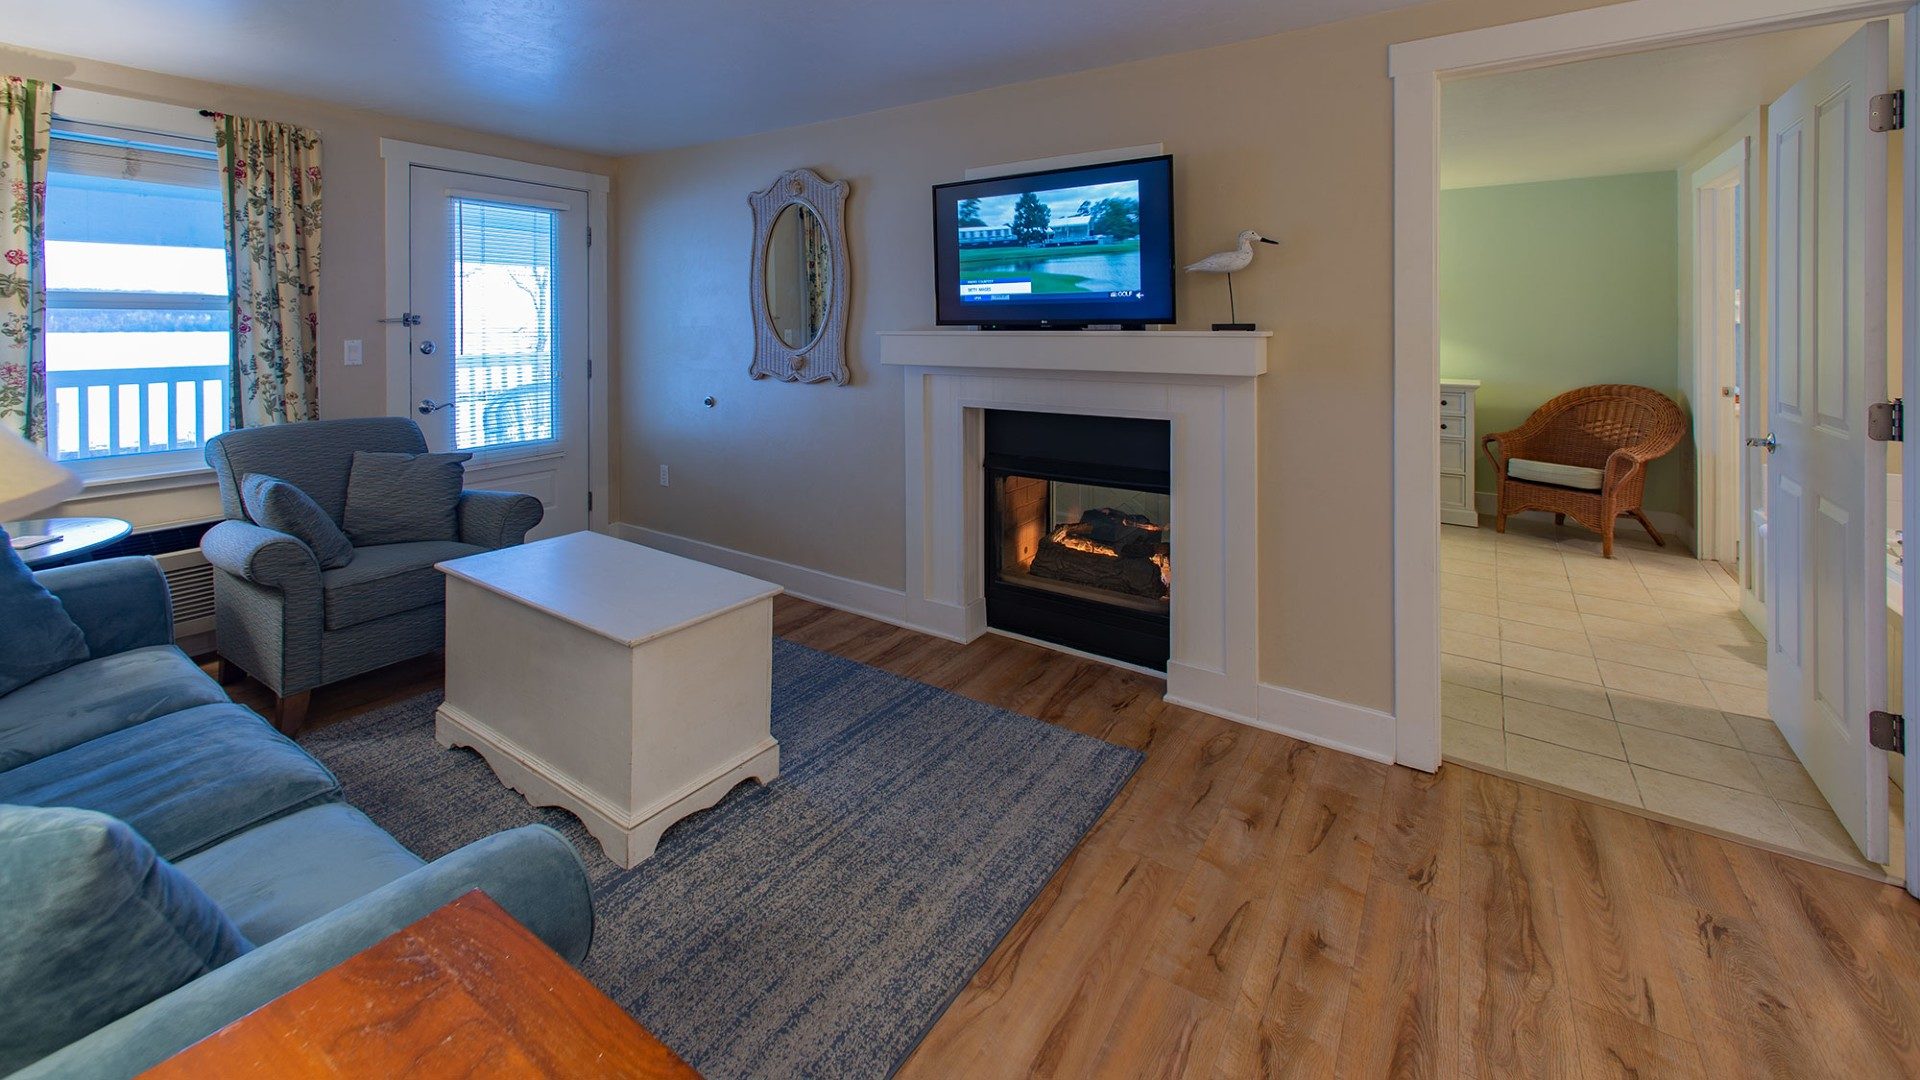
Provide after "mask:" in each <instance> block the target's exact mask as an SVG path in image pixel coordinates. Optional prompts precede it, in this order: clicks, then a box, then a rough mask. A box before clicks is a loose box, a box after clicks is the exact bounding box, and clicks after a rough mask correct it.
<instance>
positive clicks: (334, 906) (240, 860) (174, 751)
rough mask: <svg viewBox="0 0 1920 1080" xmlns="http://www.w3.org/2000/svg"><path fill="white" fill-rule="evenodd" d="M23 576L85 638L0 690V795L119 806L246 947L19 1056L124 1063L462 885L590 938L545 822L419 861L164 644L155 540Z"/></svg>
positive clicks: (96, 1065)
mask: <svg viewBox="0 0 1920 1080" xmlns="http://www.w3.org/2000/svg"><path fill="white" fill-rule="evenodd" d="M35 578H36V579H37V580H38V581H39V582H40V584H42V585H43V586H45V587H46V588H47V589H48V590H49V591H51V592H52V593H53V594H54V595H55V596H57V597H59V599H60V601H61V603H62V604H63V605H64V606H65V607H66V609H67V613H68V615H69V616H71V617H72V618H73V620H74V621H75V622H76V623H78V624H79V626H80V628H81V630H82V631H83V632H84V634H85V636H86V642H87V647H88V652H89V654H90V656H91V658H90V659H88V660H87V661H85V662H83V663H81V664H78V665H76V666H74V667H70V668H67V669H66V670H64V671H60V672H57V673H55V674H53V675H49V676H46V677H45V678H42V679H40V680H39V681H37V682H34V683H30V684H28V685H26V686H24V687H21V688H19V689H17V690H15V691H14V692H13V693H11V694H7V695H5V696H4V697H0V803H7V804H13V805H17V806H67V807H79V808H82V809H86V810H95V811H99V812H102V813H106V814H109V815H112V816H113V817H115V818H118V819H120V820H121V821H123V822H125V823H126V824H127V825H128V826H130V827H131V828H132V829H133V830H134V831H135V832H137V833H139V834H140V836H142V837H144V838H145V839H146V841H147V842H148V843H149V844H151V845H152V846H153V848H154V849H155V850H156V851H157V852H158V854H159V856H160V857H161V858H162V859H165V860H168V861H169V862H171V863H172V864H173V865H174V866H175V867H176V868H177V869H178V870H180V871H181V872H182V873H184V874H185V875H186V876H187V877H188V878H190V879H192V881H193V882H194V884H196V885H198V886H199V887H200V888H201V889H202V890H203V891H204V892H205V893H206V894H207V895H208V896H210V897H211V898H212V900H213V901H214V903H215V904H217V905H218V906H219V907H220V908H221V909H222V910H224V911H225V912H226V914H227V915H228V917H229V918H230V919H231V920H232V921H233V923H234V924H235V925H236V926H237V927H238V928H239V930H240V931H241V932H242V933H244V934H245V936H246V938H247V939H248V940H249V941H251V942H252V943H253V944H254V946H255V948H254V949H253V950H252V951H250V952H247V953H245V954H244V955H241V956H240V957H239V958H238V959H235V960H232V961H231V962H229V963H227V964H225V965H224V966H221V967H218V968H215V969H214V970H213V971H211V972H209V973H207V974H205V975H202V976H200V977H199V978H198V979H195V980H193V981H191V982H189V983H187V984H186V985H184V986H182V987H180V988H179V989H176V990H174V991H173V992H172V993H169V994H166V995H164V996H162V997H160V998H158V999H157V1000H154V1001H152V1002H151V1003H149V1004H147V1005H145V1006H144V1007H142V1008H139V1009H136V1010H135V1011H133V1012H131V1013H128V1014H127V1015H125V1016H123V1017H121V1018H120V1019H118V1020H116V1021H113V1022H112V1023H109V1024H107V1025H106V1026H104V1027H101V1028H99V1029H98V1030H96V1031H94V1032H93V1033H92V1034H90V1035H87V1036H85V1037H83V1038H81V1039H79V1040H78V1041H75V1042H72V1043H69V1044H67V1045H66V1046H64V1047H62V1048H60V1049H57V1050H55V1051H54V1052H53V1053H51V1054H50V1055H49V1056H46V1057H43V1058H40V1059H39V1060H38V1061H36V1062H35V1063H33V1064H31V1065H28V1066H26V1068H24V1069H23V1070H22V1071H20V1072H18V1073H16V1074H15V1075H16V1076H20V1077H55V1076H62V1077H65V1076H87V1077H115V1076H132V1075H134V1074H136V1073H138V1072H140V1071H141V1070H142V1069H145V1068H147V1067H148V1066H151V1065H153V1064H155V1063H157V1062H159V1061H161V1060H163V1059H165V1058H166V1057H168V1056H170V1055H172V1054H173V1053H175V1052H177V1051H179V1050H181V1049H182V1048H184V1047H186V1046H188V1045H190V1044H192V1043H194V1042H196V1041H198V1040H199V1039H201V1038H203V1037H205V1036H206V1035H209V1034H211V1033H212V1032H214V1031H217V1030H219V1029H220V1028H222V1027H224V1026H226V1025H227V1024H229V1023H231V1022H232V1021H234V1020H236V1019H238V1018H239V1017H241V1016H243V1015H245V1014H246V1013H248V1012H251V1011H252V1010H254V1009H256V1008H258V1007H259V1006H261V1005H263V1004H265V1003H266V1002H268V1001H270V1000H272V999H273V998H275V997H278V996H279V995H281V994H284V993H286V992H287V991H289V990H291V989H293V988H294V987H296V986H299V985H300V984H301V983H304V982H306V981H307V980H309V979H311V978H313V977H314V976H316V975H318V974H320V973H321V972H323V971H325V970H327V969H328V968H330V967H332V966H334V965H336V964H338V963H340V962H341V961H343V960H346V959H347V958H348V957H350V956H352V955H354V954H355V953H358V952H360V951H361V950H363V949H365V948H367V947H368V946H371V945H373V944H374V943H376V942H378V941H379V940H381V939H382V938H384V937H386V936H388V935H390V934H392V933H394V932H395V931H397V930H399V929H401V928H403V927H405V926H407V925H408V924H410V923H412V922H414V921H416V920H418V919H420V918H421V917H423V916H425V915H427V914H428V913H429V912H431V911H433V910H435V909H436V908H439V907H440V906H442V905H443V904H446V903H447V902H449V901H451V900H453V899H455V898H456V897H458V896H460V895H462V894H463V893H466V892H468V891H470V890H472V889H481V890H483V891H485V892H486V893H487V895H489V896H490V897H492V898H493V899H494V900H495V901H496V902H498V903H499V904H500V905H501V906H502V907H504V908H505V909H506V910H507V911H508V912H510V913H512V914H513V916H514V917H515V918H517V919H519V920H520V921H521V922H522V923H524V924H525V925H526V926H527V927H528V928H529V929H531V930H532V931H533V932H534V933H535V934H537V935H538V936H539V937H540V938H541V939H542V940H544V941H545V942H547V944H549V945H550V946H552V947H553V948H554V949H555V950H556V951H557V952H559V953H560V954H561V955H562V956H564V957H566V958H567V959H568V960H569V961H571V962H575V963H577V962H578V961H579V960H580V959H581V958H582V957H584V956H585V955H586V951H587V946H588V943H589V941H590V939H591V936H592V930H593V909H592V905H591V903H590V900H589V896H588V891H587V880H586V872H585V869H584V867H583V864H582V863H581V861H580V858H579V856H578V854H577V853H576V852H575V851H574V850H573V847H572V845H571V844H569V843H568V842H567V841H566V840H565V839H564V838H562V837H561V836H560V835H559V834H558V833H556V832H554V831H553V830H551V829H547V828H545V827H543V826H528V827H525V828H519V829H513V830H509V831H507V832H502V833H498V834H495V835H493V836H490V837H488V838H486V839H484V840H480V841H478V842H476V843H473V844H469V845H468V846H466V847H464V848H461V849H460V850H458V851H455V852H453V853H452V854H449V855H447V856H445V857H443V858H440V859H438V860H436V861H434V862H432V863H426V862H423V861H422V860H421V859H419V858H418V857H416V856H415V855H413V853H411V852H409V851H408V850H406V849H405V848H404V847H402V846H400V844H399V843H398V842H397V841H395V840H394V839H393V838H392V837H391V836H389V835H387V834H386V833H385V832H384V831H382V830H381V829H380V828H379V827H378V826H376V825H375V824H374V823H373V822H372V821H371V820H370V819H368V818H367V816H366V815H364V814H362V813H361V812H360V811H358V810H356V809H354V808H353V807H352V806H349V805H347V803H346V802H344V801H343V800H342V796H341V791H340V785H339V782H338V781H337V780H336V779H335V778H334V776H333V774H332V773H330V772H329V771H328V770H327V768H326V767H325V766H324V765H322V764H320V762H319V761H317V760H315V759H314V758H313V757H311V756H309V755H308V754H307V753H306V752H305V751H304V750H302V749H300V747H299V746H297V745H295V744H294V743H293V742H292V741H291V740H290V739H288V738H286V737H285V736H283V735H281V734H280V733H278V732H277V731H275V730H274V729H273V727H272V726H271V725H269V724H268V723H266V722H265V721H264V720H262V719H261V718H260V717H259V716H258V715H257V714H255V713H254V712H252V711H251V710H249V709H246V708H244V707H242V706H240V705H237V704H234V703H233V702H231V701H229V700H228V699H227V696H226V694H225V693H223V692H222V691H221V689H220V687H219V685H218V684H217V683H216V682H215V681H214V680H213V679H211V678H208V677H207V675H206V674H205V673H204V672H202V671H201V670H200V669H199V668H198V667H197V666H195V664H194V663H193V662H192V661H191V660H189V659H188V658H187V656H186V655H185V654H184V653H182V652H181V651H180V650H179V649H177V648H175V647H174V646H173V644H172V617H171V612H170V609H169V602H168V596H167V587H166V582H165V579H164V578H163V577H162V576H161V573H160V570H159V567H158V566H157V565H156V564H155V563H154V562H153V560H151V559H145V558H134V559H110V560H105V561H101V562H94V563H85V564H81V565H78V566H71V567H63V568H60V569H54V570H46V571H42V572H40V573H38V574H36V575H35ZM4 647H5V630H4V629H3V628H0V648H4ZM112 962H113V958H112V957H106V956H103V957H101V963H103V964H110V963H112Z"/></svg>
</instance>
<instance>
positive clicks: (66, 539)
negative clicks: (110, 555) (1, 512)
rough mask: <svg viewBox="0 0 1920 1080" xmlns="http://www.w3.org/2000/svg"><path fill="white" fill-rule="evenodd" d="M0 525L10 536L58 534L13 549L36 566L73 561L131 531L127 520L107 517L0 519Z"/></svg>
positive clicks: (28, 562)
mask: <svg viewBox="0 0 1920 1080" xmlns="http://www.w3.org/2000/svg"><path fill="white" fill-rule="evenodd" d="M0 528H3V529H5V530H7V535H8V536H10V537H16V538H17V537H22V536H57V537H59V538H60V539H58V540H55V541H53V542H52V543H48V544H39V545H36V546H34V547H30V548H14V549H13V550H14V552H15V554H17V555H19V556H20V561H21V562H23V563H26V564H27V565H28V566H29V567H32V568H33V569H36V570H45V569H47V568H48V567H50V566H60V565H62V564H65V563H69V562H74V561H77V560H79V559H81V558H83V557H85V556H86V555H88V554H89V553H91V552H94V551H97V550H99V549H100V548H103V547H106V546H107V545H108V544H111V543H113V542H114V541H116V540H118V539H120V538H121V537H123V536H126V535H127V534H128V533H130V532H132V531H133V526H132V525H131V524H129V523H128V522H125V521H122V520H120V519H119V518H110V517H57V518H27V519H25V520H22V521H7V522H0Z"/></svg>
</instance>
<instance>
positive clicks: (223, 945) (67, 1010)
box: [0, 806, 252, 1073]
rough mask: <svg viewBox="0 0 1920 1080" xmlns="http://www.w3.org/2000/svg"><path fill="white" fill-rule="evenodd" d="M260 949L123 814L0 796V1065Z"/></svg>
mask: <svg viewBox="0 0 1920 1080" xmlns="http://www.w3.org/2000/svg"><path fill="white" fill-rule="evenodd" d="M251 948H252V945H251V943H249V942H248V941H247V939H246V938H245V937H244V936H243V935H242V934H241V932H240V931H239V930H238V929H237V928H236V927H235V926H234V924H233V922H232V921H231V920H229V919H228V918H227V916H226V914H225V913H224V912H222V911H221V910H220V908H219V907H218V906H217V905H215V904H214V902H213V901H212V900H210V899H208V897H207V894H206V893H205V892H203V891H202V890H201V889H200V887H199V886H197V885H195V884H194V883H193V881H192V880H191V879H189V878H188V877H187V876H186V875H185V874H183V873H181V872H180V871H179V870H177V869H175V868H174V867H173V866H172V865H171V864H169V863H168V862H167V861H166V860H164V859H162V858H160V857H159V856H157V855H155V854H154V851H153V848H152V847H151V846H150V845H148V844H147V842H146V841H145V840H143V839H141V838H140V835H139V834H138V833H136V832H134V831H133V830H132V829H130V828H128V827H127V826H126V824H125V823H124V822H120V821H116V820H114V819H113V818H111V817H109V816H107V815H105V814H97V813H94V812H92V811H90V810H73V809H67V808H36V807H19V806H0V1001H4V1002H6V1008H5V1009H0V1073H10V1072H13V1071H14V1070H15V1069H18V1068H20V1067H22V1066H24V1065H28V1064H31V1063H32V1062H34V1061H36V1060H38V1059H39V1058H41V1057H44V1056H46V1055H47V1054H49V1053H51V1052H53V1051H54V1050H57V1049H59V1048H60V1047H62V1046H65V1045H66V1044H67V1043H70V1042H72V1041H74V1040H75V1039H78V1038H80V1037H82V1036H85V1035H88V1034H91V1033H92V1032H94V1031H95V1030H97V1029H99V1028H100V1027H102V1026H104V1025H106V1024H108V1023H110V1022H112V1021H114V1020H117V1019H119V1018H120V1017H122V1016H125V1015H126V1014H127V1013H130V1012H132V1011H134V1010H135V1009H138V1008H139V1007H141V1006H142V1005H145V1004H147V1003H148V1002H150V1001H153V1000H154V999H156V998H159V997H161V996H163V995H165V994H168V993H170V992H172V991H173V990H175V989H177V988H179V987H181V986H183V985H185V984H187V983H189V982H192V981H193V980H194V979H197V978H199V977H200V976H202V975H205V974H206V973H207V972H209V971H212V970H213V969H215V968H217V967H219V966H220V965H222V964H224V963H226V962H228V961H229V960H232V959H234V958H235V957H237V956H240V955H242V954H244V953H245V952H247V951H248V950H249V949H251Z"/></svg>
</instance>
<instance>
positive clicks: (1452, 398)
mask: <svg viewBox="0 0 1920 1080" xmlns="http://www.w3.org/2000/svg"><path fill="white" fill-rule="evenodd" d="M1440 415H1441V416H1465V415H1467V395H1465V394H1461V393H1457V392H1454V391H1449V390H1442V391H1440Z"/></svg>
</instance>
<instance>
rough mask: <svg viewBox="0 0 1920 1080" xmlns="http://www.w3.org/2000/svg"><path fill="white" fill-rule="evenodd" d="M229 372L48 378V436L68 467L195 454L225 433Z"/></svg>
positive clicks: (165, 370)
mask: <svg viewBox="0 0 1920 1080" xmlns="http://www.w3.org/2000/svg"><path fill="white" fill-rule="evenodd" d="M226 384H227V366H226V365H225V364H210V365H206V366H203V367H151V368H104V369H95V370H87V371H49V372H47V412H48V416H47V420H48V428H47V430H48V431H49V432H50V433H51V435H50V438H51V441H52V443H53V447H54V450H55V456H56V457H57V458H59V459H60V460H63V461H71V460H77V459H80V458H98V457H109V456H111V455H114V454H148V453H154V452H156V451H161V450H191V449H193V448H194V447H197V446H200V445H202V444H204V443H205V442H206V441H207V440H208V439H211V438H212V437H214V436H215V435H218V434H220V433H221V432H222V431H225V430H226V429H227V389H226Z"/></svg>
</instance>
